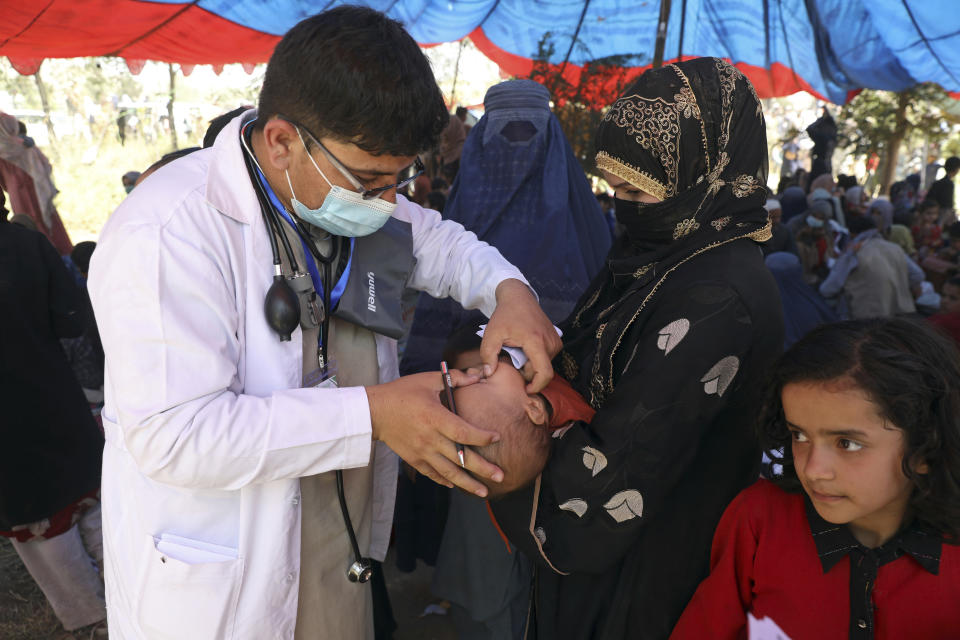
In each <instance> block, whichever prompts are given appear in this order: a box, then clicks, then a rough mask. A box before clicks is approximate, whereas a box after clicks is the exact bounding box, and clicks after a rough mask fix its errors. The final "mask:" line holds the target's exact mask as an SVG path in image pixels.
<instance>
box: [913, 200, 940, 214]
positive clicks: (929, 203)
mask: <svg viewBox="0 0 960 640" xmlns="http://www.w3.org/2000/svg"><path fill="white" fill-rule="evenodd" d="M939 208H940V203H938V202H937V201H936V200H930V199H927V200H924V201H923V202H921V203H920V204H919V206H917V211H918V212H920V211H926V210H927V209H939Z"/></svg>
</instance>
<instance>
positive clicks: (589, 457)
mask: <svg viewBox="0 0 960 640" xmlns="http://www.w3.org/2000/svg"><path fill="white" fill-rule="evenodd" d="M582 451H583V466H585V467H586V468H587V469H590V471H591V472H592V473H591V476H596V475H597V474H598V473H600V472H601V471H603V468H604V467H606V466H607V456H605V455H603V454H602V453H600V452H599V451H597V450H596V449H594V448H593V447H584V448H583V449H582Z"/></svg>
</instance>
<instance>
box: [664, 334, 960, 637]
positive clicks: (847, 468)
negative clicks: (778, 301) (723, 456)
mask: <svg viewBox="0 0 960 640" xmlns="http://www.w3.org/2000/svg"><path fill="white" fill-rule="evenodd" d="M761 439H762V440H763V445H764V448H765V449H766V450H767V451H768V452H776V450H777V449H779V448H781V447H782V451H783V452H784V453H783V456H782V458H781V459H780V460H779V461H778V462H780V463H782V474H781V475H779V476H775V477H774V478H773V482H770V481H767V480H760V481H759V482H757V483H756V484H754V485H753V486H751V487H748V488H747V489H745V490H744V491H743V492H742V493H740V495H739V496H737V497H736V498H735V499H734V501H733V502H732V503H731V504H730V506H729V507H728V508H727V510H726V512H725V513H724V516H723V518H722V520H721V521H720V524H719V526H718V527H717V531H716V534H715V537H714V541H713V548H712V551H711V571H710V575H709V577H707V578H706V579H705V580H704V581H703V582H702V583H701V584H700V587H699V588H698V589H697V592H696V594H695V595H694V597H693V599H692V600H691V601H690V604H689V605H688V606H687V608H686V610H685V611H684V614H683V617H682V618H681V619H680V622H679V623H678V624H677V626H676V628H675V629H674V632H673V635H672V636H671V638H674V639H683V640H685V639H688V638H697V639H702V638H730V639H736V638H746V637H747V629H748V614H749V615H752V616H753V617H754V618H756V619H758V620H760V621H761V623H762V624H763V625H767V626H772V625H776V627H778V628H779V630H780V632H781V633H782V634H783V636H784V637H788V638H791V639H792V640H806V639H816V640H832V639H836V640H840V639H845V638H864V639H883V640H887V639H890V640H892V639H894V638H897V639H900V638H911V639H912V640H924V639H927V638H930V639H939V638H956V637H958V636H960V606H958V604H957V603H960V547H958V546H956V545H957V543H958V534H960V356H958V354H957V351H956V348H955V347H954V346H953V344H951V343H950V342H949V341H948V340H946V339H945V338H943V337H941V336H939V335H937V334H936V333H935V332H934V331H933V330H931V329H930V328H929V327H926V326H924V325H921V324H918V323H914V322H910V321H907V320H898V319H891V320H872V321H856V322H846V323H840V324H834V325H828V326H825V327H821V328H819V329H817V330H815V331H814V332H812V333H811V334H809V335H808V336H807V337H806V338H804V339H803V340H801V341H800V342H798V343H797V344H796V345H794V346H793V347H792V348H791V349H790V350H789V351H788V352H787V353H786V354H784V355H783V357H782V358H781V360H780V361H779V363H778V364H777V366H776V369H775V371H774V372H773V376H772V381H771V386H770V392H769V395H768V400H767V402H766V405H765V407H764V409H763V412H762V415H761ZM765 618H766V620H764V619H765Z"/></svg>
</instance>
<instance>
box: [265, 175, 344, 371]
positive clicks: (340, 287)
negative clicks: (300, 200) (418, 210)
mask: <svg viewBox="0 0 960 640" xmlns="http://www.w3.org/2000/svg"><path fill="white" fill-rule="evenodd" d="M257 178H258V179H259V180H260V184H262V185H263V188H264V190H265V191H266V192H267V197H269V198H270V202H271V204H273V208H274V209H276V211H277V213H279V214H280V216H281V217H282V218H283V219H284V220H285V221H286V223H287V224H288V225H290V228H291V229H293V231H294V233H296V234H297V237H298V238H300V244H301V245H302V246H303V259H304V260H305V261H306V263H307V271H308V272H309V273H310V279H311V280H313V289H314V291H315V292H316V294H317V295H318V296H320V300H322V301H323V302H324V305H325V306H326V302H327V301H326V299H325V298H324V278H321V277H320V270H319V269H318V268H317V262H316V260H315V259H314V257H313V252H312V251H310V247H309V245H307V241H306V239H305V238H304V237H303V236H302V235H301V234H300V230H299V229H297V225H296V223H294V221H293V218H291V217H290V214H289V213H287V210H286V209H284V208H283V205H282V204H280V199H279V198H278V197H277V194H276V193H274V192H273V188H271V187H270V183H269V182H267V180H266V178H265V177H264V176H263V173H262V172H261V171H260V169H259V167H258V168H257ZM356 241H357V239H356V238H350V256H349V258H348V259H347V266H346V268H344V270H343V274H342V275H341V276H340V279H339V280H337V283H336V284H335V285H334V287H333V291H331V292H330V301H329V302H330V304H329V308H325V309H324V310H323V311H324V313H323V321H322V326H321V330H320V331H319V333H318V335H317V349H318V351H319V352H322V351H323V335H324V333H326V331H325V329H326V327H327V325H328V323H329V322H330V320H329V318H330V314H331V313H333V309H334V308H336V306H337V304H339V302H340V298H342V297H343V292H344V290H345V289H346V288H347V280H348V277H349V275H350V267H351V265H352V264H353V249H354V245H355V244H356ZM324 271H326V272H327V273H329V271H327V270H326V269H325V270H324ZM322 360H326V358H325V357H323V358H322ZM323 365H324V363H323V361H321V367H322V366H323Z"/></svg>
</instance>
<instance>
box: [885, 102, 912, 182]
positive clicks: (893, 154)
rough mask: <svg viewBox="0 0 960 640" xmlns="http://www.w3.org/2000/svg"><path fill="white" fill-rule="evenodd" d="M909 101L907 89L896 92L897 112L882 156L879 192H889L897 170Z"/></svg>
mask: <svg viewBox="0 0 960 640" xmlns="http://www.w3.org/2000/svg"><path fill="white" fill-rule="evenodd" d="M909 102H910V96H909V95H908V92H907V91H901V92H900V93H899V94H897V113H896V116H895V118H896V119H895V123H896V124H895V125H894V127H893V131H891V132H890V137H889V138H887V149H886V154H885V155H886V157H885V158H884V162H883V167H882V171H883V172H882V173H881V174H880V193H889V191H890V185H891V184H892V183H893V176H894V173H895V172H896V170H897V162H898V160H899V159H900V145H902V144H903V139H904V138H905V137H906V136H907V127H908V126H909V123H908V122H907V104H909Z"/></svg>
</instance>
